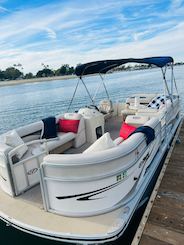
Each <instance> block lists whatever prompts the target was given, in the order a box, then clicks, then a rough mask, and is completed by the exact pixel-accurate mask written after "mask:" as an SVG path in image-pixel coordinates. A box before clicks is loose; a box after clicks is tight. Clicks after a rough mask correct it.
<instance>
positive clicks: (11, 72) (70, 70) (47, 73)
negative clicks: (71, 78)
mask: <svg viewBox="0 0 184 245" xmlns="http://www.w3.org/2000/svg"><path fill="white" fill-rule="evenodd" d="M42 66H43V69H41V70H39V71H38V72H37V73H36V75H33V73H31V72H29V73H26V74H24V73H23V67H22V65H21V64H18V65H15V64H14V65H13V66H12V67H8V68H7V69H6V70H4V71H3V70H0V80H1V81H8V80H17V79H31V78H38V77H53V76H64V75H72V74H74V71H75V68H74V67H73V66H71V67H70V66H69V65H68V64H64V65H62V66H61V67H60V68H59V69H57V70H53V69H50V68H49V66H48V65H45V64H43V63H42Z"/></svg>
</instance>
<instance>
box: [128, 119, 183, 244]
mask: <svg viewBox="0 0 184 245" xmlns="http://www.w3.org/2000/svg"><path fill="white" fill-rule="evenodd" d="M178 136H179V139H178ZM137 244H139V245H153V244H154V245H155V244H157V245H171V244H173V245H183V244H184V122H183V123H181V125H180V127H179V128H178V131H177V133H176V135H175V138H174V140H173V143H172V145H171V148H170V151H169V153H168V155H167V158H166V160H165V163H164V165H163V168H162V171H161V173H160V176H159V178H158V180H157V184H156V186H155V188H154V191H153V193H152V196H151V198H150V201H149V203H148V205H147V208H146V210H145V213H144V215H143V218H142V220H141V223H140V225H139V228H138V230H137V233H136V235H135V237H134V240H133V242H132V245H137Z"/></svg>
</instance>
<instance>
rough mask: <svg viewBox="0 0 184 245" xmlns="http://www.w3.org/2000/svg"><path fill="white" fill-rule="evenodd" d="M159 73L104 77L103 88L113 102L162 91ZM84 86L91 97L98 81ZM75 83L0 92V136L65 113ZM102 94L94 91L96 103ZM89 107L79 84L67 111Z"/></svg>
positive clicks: (183, 89)
mask: <svg viewBox="0 0 184 245" xmlns="http://www.w3.org/2000/svg"><path fill="white" fill-rule="evenodd" d="M183 75H184V66H180V67H176V69H175V77H176V80H177V84H178V89H179V92H180V94H181V99H182V105H183V104H184V86H183V80H182V79H183ZM161 79H162V77H161V72H160V69H152V70H144V71H132V72H121V73H116V74H111V75H107V76H106V79H105V81H106V85H107V89H108V91H109V95H110V97H111V99H112V100H113V101H117V100H119V101H122V100H125V98H126V97H127V96H129V95H131V94H132V93H138V92H145V93H147V92H148V93H151V92H158V91H162V87H163V85H162V80H161ZM86 82H87V86H88V88H89V90H90V91H91V93H92V94H93V95H94V94H95V90H96V88H98V86H99V82H100V78H99V77H90V78H89V77H88V78H87V79H86ZM76 83H77V79H71V80H66V81H52V82H42V83H33V84H22V85H16V86H7V87H2V88H0V133H2V132H5V131H7V130H9V129H12V128H16V127H18V126H22V125H25V124H27V123H30V122H34V121H37V120H40V119H42V118H44V117H47V116H51V115H57V114H60V113H62V112H65V111H66V109H67V107H68V105H69V102H70V100H71V97H72V94H73V92H74V89H75V85H76ZM104 96H105V95H104V90H103V88H102V86H101V88H99V89H98V94H97V99H96V101H97V102H98V101H99V100H100V99H101V98H104ZM86 104H90V99H89V97H88V95H87V94H86V91H85V90H84V87H83V85H82V84H81V83H80V86H79V90H78V91H77V94H76V98H75V99H74V103H73V105H72V108H71V110H74V109H77V108H80V107H81V106H85V105H86Z"/></svg>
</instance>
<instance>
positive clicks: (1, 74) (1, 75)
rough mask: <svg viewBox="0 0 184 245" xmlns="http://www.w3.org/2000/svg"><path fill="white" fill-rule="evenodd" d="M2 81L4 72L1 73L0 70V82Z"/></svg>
mask: <svg viewBox="0 0 184 245" xmlns="http://www.w3.org/2000/svg"><path fill="white" fill-rule="evenodd" d="M4 79H5V77H4V71H1V70H0V80H1V81H2V80H4Z"/></svg>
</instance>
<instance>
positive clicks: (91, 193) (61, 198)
mask: <svg viewBox="0 0 184 245" xmlns="http://www.w3.org/2000/svg"><path fill="white" fill-rule="evenodd" d="M124 180H125V179H122V180H121V181H119V182H117V183H114V184H112V185H109V186H106V187H104V188H101V189H99V190H95V191H90V192H86V193H81V194H77V195H70V196H57V197H56V198H57V199H59V200H63V199H69V198H74V197H81V199H82V196H85V195H89V196H88V197H91V196H93V195H97V194H99V193H101V192H104V191H107V190H109V189H111V188H113V187H115V186H117V185H119V184H121V183H122V181H124ZM84 198H85V197H84ZM77 200H80V198H79V199H77Z"/></svg>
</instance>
